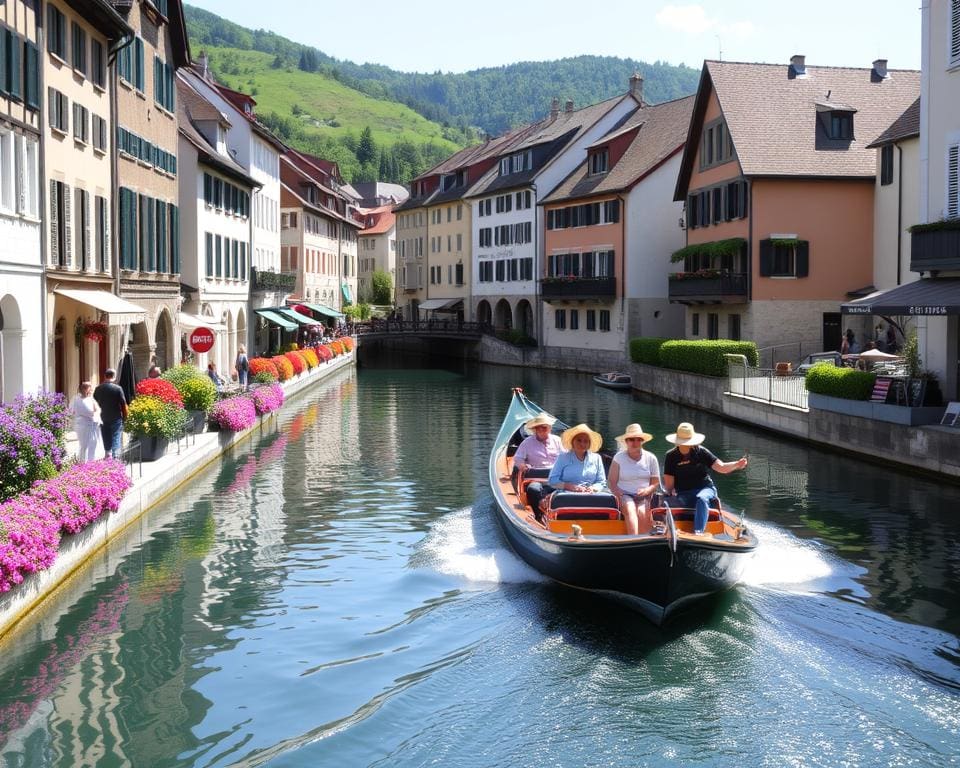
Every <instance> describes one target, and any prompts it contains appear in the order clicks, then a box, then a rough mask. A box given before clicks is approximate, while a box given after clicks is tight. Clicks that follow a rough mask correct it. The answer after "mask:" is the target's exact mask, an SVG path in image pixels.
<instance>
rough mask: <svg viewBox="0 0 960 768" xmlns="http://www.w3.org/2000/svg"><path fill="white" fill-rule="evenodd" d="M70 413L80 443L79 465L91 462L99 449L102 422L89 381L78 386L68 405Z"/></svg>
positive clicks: (98, 405)
mask: <svg viewBox="0 0 960 768" xmlns="http://www.w3.org/2000/svg"><path fill="white" fill-rule="evenodd" d="M70 412H71V413H72V414H73V429H74V431H75V432H76V433H77V441H78V442H79V443H80V455H79V457H78V458H79V460H80V463H81V464H83V463H85V462H88V461H93V460H94V459H95V458H97V450H98V449H99V447H100V440H101V438H100V425H101V424H102V423H103V420H102V419H101V418H100V404H99V403H98V402H97V401H96V400H94V399H93V384H91V383H90V382H89V381H84V382H83V383H81V384H80V388H79V389H78V390H77V394H76V395H74V397H73V402H72V403H71V404H70Z"/></svg>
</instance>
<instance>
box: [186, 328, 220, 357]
mask: <svg viewBox="0 0 960 768" xmlns="http://www.w3.org/2000/svg"><path fill="white" fill-rule="evenodd" d="M214 341H216V336H214V335H213V331H211V330H210V329H209V328H194V329H193V331H191V332H190V336H189V337H188V338H187V344H189V345H190V349H192V350H193V351H194V352H198V353H201V352H209V351H210V350H211V349H213V342H214Z"/></svg>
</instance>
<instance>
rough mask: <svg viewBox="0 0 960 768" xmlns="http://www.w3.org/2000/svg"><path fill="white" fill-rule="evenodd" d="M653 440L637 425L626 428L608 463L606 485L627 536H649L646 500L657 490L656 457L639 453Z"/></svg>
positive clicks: (648, 512)
mask: <svg viewBox="0 0 960 768" xmlns="http://www.w3.org/2000/svg"><path fill="white" fill-rule="evenodd" d="M650 440H653V435H651V434H650V433H649V432H644V431H643V428H642V427H641V426H640V425H639V424H631V425H629V426H628V427H627V428H626V430H625V431H624V433H623V434H622V435H620V436H619V437H618V438H617V444H618V445H619V446H620V451H618V452H617V454H616V456H614V457H613V461H612V462H611V463H610V471H609V472H608V473H607V483H608V485H609V486H610V490H611V491H613V495H614V496H616V497H617V501H619V502H620V511H621V512H622V513H623V519H624V522H626V524H627V533H628V534H636V533H649V532H650V528H651V527H652V524H653V519H652V517H651V514H650V497H651V496H652V495H653V494H654V493H656V492H657V489H658V488H659V487H660V464H659V462H658V461H657V457H656V456H654V455H653V454H652V453H650V451H645V450H644V449H643V444H644V443H646V442H648V441H650Z"/></svg>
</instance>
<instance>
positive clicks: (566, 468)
mask: <svg viewBox="0 0 960 768" xmlns="http://www.w3.org/2000/svg"><path fill="white" fill-rule="evenodd" d="M560 444H561V445H562V446H563V447H564V449H565V450H566V453H561V454H560V456H559V458H558V459H557V463H556V464H554V465H553V469H552V470H550V477H549V478H548V479H547V483H549V484H550V485H552V486H553V487H554V488H556V489H557V490H558V491H572V492H574V493H597V492H598V491H603V490H605V488H606V485H607V475H606V473H605V472H604V470H603V461H602V460H601V459H600V454H599V453H597V451H599V450H600V446H601V445H603V438H602V437H601V436H600V433H599V432H594V431H593V430H592V429H590V427H588V426H587V425H586V424H577V426H575V427H570V429H568V430H566V431H565V432H564V433H563V434H562V435H561V436H560Z"/></svg>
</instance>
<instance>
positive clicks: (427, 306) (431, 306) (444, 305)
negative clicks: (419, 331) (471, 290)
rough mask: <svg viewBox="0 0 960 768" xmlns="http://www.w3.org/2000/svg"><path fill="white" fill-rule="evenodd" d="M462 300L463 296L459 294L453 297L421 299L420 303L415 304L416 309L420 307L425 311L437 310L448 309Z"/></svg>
mask: <svg viewBox="0 0 960 768" xmlns="http://www.w3.org/2000/svg"><path fill="white" fill-rule="evenodd" d="M462 301H463V298H462V297H460V296H457V297H456V298H453V299H427V300H426V301H421V302H420V304H418V305H417V309H422V310H424V311H425V312H438V311H440V310H442V309H450V308H451V307H453V306H454V305H455V304H460V303H461V302H462Z"/></svg>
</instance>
